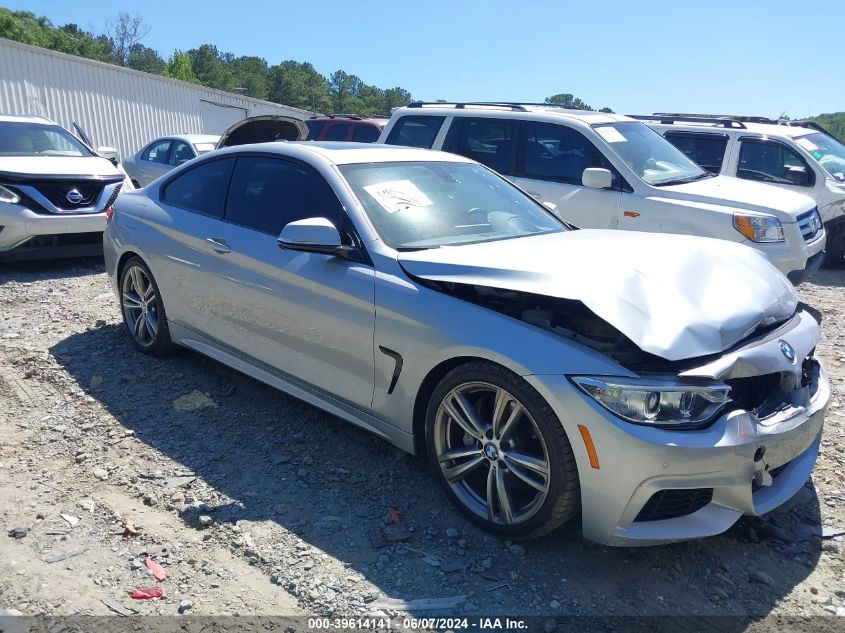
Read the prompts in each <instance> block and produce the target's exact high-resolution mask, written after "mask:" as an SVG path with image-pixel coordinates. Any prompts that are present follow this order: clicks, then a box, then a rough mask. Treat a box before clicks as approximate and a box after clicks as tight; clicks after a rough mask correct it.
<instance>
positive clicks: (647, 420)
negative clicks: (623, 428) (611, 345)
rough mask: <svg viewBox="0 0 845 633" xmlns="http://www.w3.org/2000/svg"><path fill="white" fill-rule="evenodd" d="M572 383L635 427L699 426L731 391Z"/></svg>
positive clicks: (631, 382)
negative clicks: (636, 425) (639, 425)
mask: <svg viewBox="0 0 845 633" xmlns="http://www.w3.org/2000/svg"><path fill="white" fill-rule="evenodd" d="M572 381H573V382H574V383H575V384H576V385H578V387H580V388H581V390H583V391H584V393H586V394H588V395H589V396H591V397H592V398H593V399H594V400H595V401H596V402H598V403H599V404H600V405H602V406H603V407H604V408H605V409H607V410H608V411H610V412H611V413H613V414H615V415H617V416H619V417H620V418H622V419H623V420H627V421H628V422H634V423H636V424H649V425H654V426H661V427H683V426H699V425H701V424H703V423H705V422H707V421H708V420H710V419H711V418H713V416H715V415H716V414H717V413H718V412H719V411H720V410H721V409H722V408H723V407H724V406H725V404H726V403H727V402H729V401H730V398H729V397H728V394H729V393H730V390H731V388H730V387H729V386H728V385H724V384H715V385H708V386H696V385H680V384H675V383H672V382H669V381H665V382H663V381H646V380H628V379H619V378H607V379H603V378H596V377H592V376H591V377H586V376H584V377H575V378H572Z"/></svg>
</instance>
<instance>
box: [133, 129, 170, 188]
mask: <svg viewBox="0 0 845 633" xmlns="http://www.w3.org/2000/svg"><path fill="white" fill-rule="evenodd" d="M172 146H173V140H172V139H169V138H163V139H159V140H157V141H154V142H153V143H151V144H150V145H149V146H148V147H147V149H145V150H144V151H143V152H142V153H141V160H139V161H138V172H139V173H138V183H139V184H140V185H141V186H142V187H146V186H147V185H148V184H150V183H151V182H152V181H153V180H155V179H156V178H159V177H161V176H163V175H164V174H166V173H167V172H169V171H170V170H171V169H173V166H172V165H171V164H170V148H171V147H172Z"/></svg>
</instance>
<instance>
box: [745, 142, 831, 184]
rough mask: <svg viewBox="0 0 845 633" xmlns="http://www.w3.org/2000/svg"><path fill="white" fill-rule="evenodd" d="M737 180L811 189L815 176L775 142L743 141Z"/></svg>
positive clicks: (787, 149)
mask: <svg viewBox="0 0 845 633" xmlns="http://www.w3.org/2000/svg"><path fill="white" fill-rule="evenodd" d="M736 175H737V178H744V179H745V180H759V181H761V182H771V183H777V184H783V185H797V186H799V187H812V186H813V185H814V184H815V173H814V172H813V170H812V168H810V166H809V165H808V164H807V163H806V162H805V161H804V159H803V158H801V157H800V156H799V155H798V154H797V153H796V152H794V151H792V150H791V149H790V148H789V147H786V146H785V145H781V144H780V143H776V142H773V141H762V140H759V141H758V140H756V139H743V140H742V144H741V145H740V149H739V165H738V166H737V170H736Z"/></svg>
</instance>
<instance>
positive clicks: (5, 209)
mask: <svg viewBox="0 0 845 633" xmlns="http://www.w3.org/2000/svg"><path fill="white" fill-rule="evenodd" d="M0 227H3V228H2V230H0V252H3V251H11V250H13V249H15V248H17V247H18V246H21V245H23V244H25V243H26V242H27V241H29V240H30V239H32V238H34V237H38V236H44V235H71V234H75V233H102V232H103V230H104V229H105V228H106V215H105V213H88V214H84V215H82V214H80V215H47V214H39V213H35V212H33V211H32V210H31V209H28V208H26V207H23V206H21V205H18V204H0Z"/></svg>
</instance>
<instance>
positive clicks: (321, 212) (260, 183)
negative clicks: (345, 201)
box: [226, 156, 341, 236]
mask: <svg viewBox="0 0 845 633" xmlns="http://www.w3.org/2000/svg"><path fill="white" fill-rule="evenodd" d="M313 217H323V218H328V219H329V220H331V221H332V222H334V223H335V226H338V229H340V225H339V223H340V219H341V207H340V202H339V201H338V199H337V196H335V194H334V191H333V190H332V188H331V187H330V186H329V184H328V183H327V182H326V181H325V180H324V179H323V177H322V176H321V175H320V174H318V173H317V172H316V171H314V170H313V169H311V168H310V167H306V166H304V165H300V164H299V163H295V162H292V161H287V160H282V159H279V158H271V157H267V156H246V157H241V158H238V164H237V165H236V166H235V172H234V174H233V175H232V184H231V186H230V187H229V200H228V202H227V204H226V221H227V222H233V223H235V224H240V225H241V226H245V227H248V228H251V229H255V230H256V231H261V232H262V233H269V234H270V235H273V236H278V235H279V233H281V232H282V228H283V227H284V226H285V225H286V224H287V223H288V222H294V221H296V220H304V219H305V218H313Z"/></svg>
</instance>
